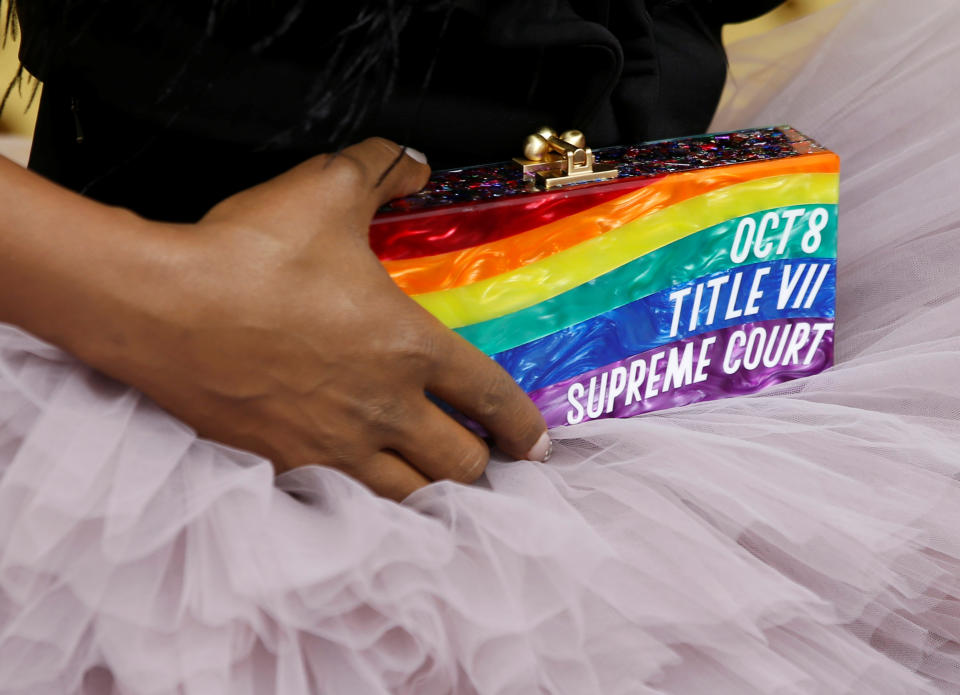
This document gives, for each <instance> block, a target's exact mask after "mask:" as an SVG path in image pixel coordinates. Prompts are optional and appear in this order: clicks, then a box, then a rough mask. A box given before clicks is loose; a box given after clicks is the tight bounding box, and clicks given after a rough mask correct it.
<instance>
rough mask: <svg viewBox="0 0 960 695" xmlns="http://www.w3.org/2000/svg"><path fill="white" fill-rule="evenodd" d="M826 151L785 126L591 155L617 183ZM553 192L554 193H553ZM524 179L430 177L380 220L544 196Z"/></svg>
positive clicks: (500, 172) (507, 170)
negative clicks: (608, 169) (612, 173)
mask: <svg viewBox="0 0 960 695" xmlns="http://www.w3.org/2000/svg"><path fill="white" fill-rule="evenodd" d="M826 151H827V150H826V149H825V148H823V147H822V146H820V145H819V144H817V143H816V142H814V141H813V140H811V139H810V138H808V137H806V136H805V135H803V134H802V133H800V132H798V131H796V130H794V129H793V128H790V127H788V126H780V127H772V128H755V129H750V130H739V131H734V132H730V133H714V134H709V135H698V136H695V137H688V138H677V139H674V140H660V141H657V142H649V143H643V144H639V145H625V146H616V147H604V148H601V149H597V150H594V151H593V153H594V157H595V159H596V164H597V166H598V167H602V166H616V167H617V168H618V170H619V175H618V178H617V179H616V180H617V181H620V180H625V179H646V178H658V177H662V176H665V175H668V174H675V173H680V172H684V171H691V170H696V169H708V168H715V167H723V166H730V165H735V164H745V163H749V162H762V161H767V160H775V159H783V158H786V157H797V156H801V155H804V154H815V153H820V152H826ZM610 183H611V182H610V181H606V182H591V183H582V184H574V185H573V186H571V188H576V189H584V188H593V187H596V186H604V185H610ZM554 190H556V189H554ZM545 194H546V192H545V191H542V190H540V189H538V188H536V187H535V185H534V184H533V183H532V182H531V181H529V180H527V179H524V177H523V173H522V171H521V170H520V167H519V165H517V164H516V163H514V162H499V163H496V164H484V165H480V166H473V167H466V168H463V169H448V170H445V171H438V172H434V174H433V176H432V177H431V178H430V181H429V182H428V183H427V185H426V186H425V187H424V189H423V191H421V192H420V193H416V194H414V195H411V196H407V197H406V198H399V199H397V200H394V201H392V202H390V203H388V204H387V205H385V206H383V207H382V208H380V211H379V214H378V217H379V218H381V219H382V218H383V217H391V216H393V215H397V214H403V213H411V212H419V211H426V210H430V209H435V208H440V207H448V206H457V205H464V204H466V205H469V204H474V203H483V202H489V201H497V200H503V199H510V198H516V197H527V196H537V195H545Z"/></svg>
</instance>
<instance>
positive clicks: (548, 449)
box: [527, 432, 553, 463]
mask: <svg viewBox="0 0 960 695" xmlns="http://www.w3.org/2000/svg"><path fill="white" fill-rule="evenodd" d="M552 453H553V441H552V440H551V439H550V435H549V434H547V433H546V432H544V433H543V434H541V435H540V439H538V440H537V443H536V444H534V445H533V446H532V447H531V448H530V451H528V452H527V460H528V461H540V462H541V463H546V462H547V461H549V460H550V454H552Z"/></svg>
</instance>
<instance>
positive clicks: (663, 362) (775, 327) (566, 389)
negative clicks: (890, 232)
mask: <svg viewBox="0 0 960 695" xmlns="http://www.w3.org/2000/svg"><path fill="white" fill-rule="evenodd" d="M748 346H749V347H750V350H749V354H747V353H748V350H747V347H748ZM701 355H702V357H703V364H701ZM758 360H759V363H757V361H758ZM831 364H833V319H820V318H807V319H779V320H772V321H760V322H755V323H746V324H742V325H739V326H731V327H729V328H724V329H721V330H718V331H711V332H710V333H702V334H700V335H697V336H693V337H691V338H687V339H685V340H679V341H677V342H674V343H670V344H668V345H663V346H661V347H658V348H655V349H653V350H648V351H646V352H643V353H640V354H639V355H635V356H634V357H629V358H627V359H625V360H621V361H619V362H614V363H613V364H608V365H606V366H604V367H600V368H599V369H594V370H591V371H589V372H585V373H583V374H581V375H579V376H577V377H574V378H572V379H566V380H564V381H561V382H559V383H556V384H552V385H551V386H547V387H545V388H542V389H538V390H536V391H533V392H532V393H530V398H531V399H532V400H533V402H534V403H536V405H537V407H538V408H540V410H541V411H542V412H543V416H544V417H545V418H546V420H547V425H548V426H550V427H556V426H558V425H567V424H574V423H576V422H586V421H588V420H595V419H600V418H604V417H630V416H633V415H639V414H641V413H647V412H650V411H653V410H664V409H666V408H673V407H675V406H679V405H687V404H689V403H697V402H699V401H710V400H715V399H717V398H727V397H729V396H736V395H741V394H746V393H755V392H756V391H759V390H760V389H762V388H765V387H766V386H770V385H772V384H778V383H780V382H783V381H789V380H791V379H798V378H800V377H804V376H809V375H811V374H816V373H817V372H820V371H823V370H824V369H826V368H827V367H829V366H830V365H831ZM651 365H653V367H652V368H651ZM651 369H652V372H651ZM651 373H652V374H653V379H652V381H653V383H652V384H651V383H649V382H650V374H651ZM591 387H592V389H593V390H592V393H593V397H592V399H591V397H590V394H591ZM614 387H616V388H614ZM581 389H582V390H581ZM611 391H615V393H614V394H613V397H612V398H611ZM601 395H602V400H601ZM638 395H639V400H637V396H638ZM628 401H629V402H628ZM574 403H578V404H579V405H580V408H577V406H576V405H574ZM581 413H582V415H581ZM568 417H569V418H570V419H568Z"/></svg>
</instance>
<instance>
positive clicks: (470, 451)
mask: <svg viewBox="0 0 960 695" xmlns="http://www.w3.org/2000/svg"><path fill="white" fill-rule="evenodd" d="M489 461H490V452H489V451H488V450H487V447H486V446H484V445H483V444H481V443H479V442H478V443H477V445H476V446H472V447H466V448H465V449H464V450H463V452H462V455H461V457H460V459H459V460H458V461H457V462H456V463H455V464H454V466H453V467H452V468H451V469H450V476H449V477H450V479H451V480H455V481H457V482H460V483H473V482H476V481H477V480H478V479H479V478H480V476H482V475H483V472H484V471H485V470H486V469H487V463H488V462H489Z"/></svg>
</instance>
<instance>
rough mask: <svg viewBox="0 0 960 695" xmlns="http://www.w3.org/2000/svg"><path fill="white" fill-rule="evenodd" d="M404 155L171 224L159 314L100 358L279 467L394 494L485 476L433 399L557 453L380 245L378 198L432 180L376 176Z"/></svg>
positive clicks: (246, 197)
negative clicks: (399, 274)
mask: <svg viewBox="0 0 960 695" xmlns="http://www.w3.org/2000/svg"><path fill="white" fill-rule="evenodd" d="M399 153H400V148H399V147H398V146H397V145H395V144H393V143H391V142H388V141H386V140H382V139H379V138H373V139H370V140H366V141H364V142H362V143H360V144H357V145H354V146H352V147H350V148H347V149H345V150H344V151H343V152H341V153H340V154H339V155H335V156H333V155H323V156H319V157H316V158H314V159H311V160H309V161H307V162H305V163H303V164H301V165H300V166H298V167H296V168H294V169H292V170H291V171H289V172H287V173H286V174H283V175H282V176H279V177H277V178H275V179H273V180H271V181H268V182H267V183H264V184H262V185H260V186H257V187H255V188H252V189H250V190H247V191H244V192H242V193H240V194H238V195H235V196H233V197H231V198H228V199H227V200H225V201H223V202H222V203H220V204H219V205H217V206H216V207H214V208H213V209H212V210H211V211H210V212H209V213H208V214H207V215H206V217H204V219H203V220H202V221H200V222H199V223H198V224H196V225H192V226H177V227H176V228H173V226H172V225H165V227H166V228H165V230H164V235H165V236H167V237H170V238H172V239H174V240H175V242H171V243H175V245H176V246H177V248H178V249H180V250H179V251H176V252H172V257H175V258H176V264H175V265H176V267H177V268H178V270H177V272H176V278H175V280H174V281H173V285H174V286H173V287H171V288H168V289H164V290H163V291H159V290H157V289H151V290H149V291H150V299H149V300H147V301H144V302H142V304H143V305H144V306H149V307H151V308H150V310H149V312H148V313H149V316H143V317H140V318H139V319H138V320H132V321H131V320H128V321H126V322H122V321H121V323H120V328H119V329H118V330H120V331H121V334H120V335H115V336H114V339H113V340H112V341H111V342H112V343H113V344H119V345H120V346H122V349H120V350H116V349H112V350H106V351H99V352H98V353H97V354H96V355H95V356H94V357H93V358H92V359H90V360H89V361H93V362H94V363H95V366H99V367H100V368H101V369H102V370H103V371H106V372H108V373H111V374H112V375H114V376H116V377H118V378H120V379H122V380H124V381H126V382H128V383H130V384H133V385H135V386H137V387H139V388H140V389H141V390H142V391H144V392H145V393H146V394H147V395H149V396H151V397H152V398H153V399H154V400H155V401H156V402H158V403H159V404H160V405H161V406H163V407H165V408H166V409H167V410H169V411H170V412H172V413H173V414H175V415H177V416H178V417H180V418H181V419H182V420H183V421H185V422H186V423H188V424H190V425H191V426H193V427H194V428H196V430H197V431H198V432H199V433H200V434H201V435H202V436H206V437H209V438H212V439H215V440H218V441H220V442H223V443H226V444H229V445H233V446H237V447H241V448H244V449H248V450H251V451H254V452H257V453H260V454H263V455H264V456H267V457H269V458H270V459H271V460H272V461H273V463H274V465H275V467H276V469H277V470H278V471H284V470H288V469H291V468H295V467H297V466H303V465H308V464H322V465H327V466H333V467H335V468H338V469H340V470H342V471H344V472H345V473H348V474H349V475H351V476H353V477H355V478H357V479H358V480H360V481H362V482H364V483H366V484H367V485H368V486H369V487H370V488H372V489H373V490H374V491H375V492H377V493H379V494H381V495H384V496H388V497H392V498H394V499H398V500H399V499H402V498H404V497H406V496H407V495H408V494H410V493H411V492H413V491H414V490H416V489H417V488H420V487H422V486H424V485H426V484H427V483H428V482H430V481H431V480H440V479H451V480H457V481H461V482H472V481H474V480H476V479H477V478H478V477H479V476H480V475H481V474H482V473H483V470H484V468H485V466H486V464H487V461H488V459H489V451H488V449H487V447H486V445H485V444H484V443H483V441H481V440H480V439H479V438H478V437H476V436H475V435H474V434H472V433H471V432H469V431H468V430H467V429H465V428H464V427H463V426H461V425H460V424H458V423H457V422H455V421H454V420H453V419H452V418H451V417H450V416H448V415H447V414H445V413H444V412H442V411H441V410H440V409H439V408H438V407H437V406H436V405H434V404H433V403H431V402H430V400H428V398H427V397H426V395H425V392H429V393H431V394H434V395H436V396H438V397H439V398H441V399H443V400H444V401H446V402H447V403H449V404H451V405H452V406H454V407H455V408H457V409H458V410H459V411H461V412H462V413H464V414H466V415H467V416H469V417H471V418H473V419H474V420H476V421H478V422H479V423H481V424H482V425H483V426H484V427H485V428H486V429H487V431H488V432H490V433H491V434H492V436H493V437H494V438H495V440H496V443H497V444H498V446H499V447H500V448H501V449H503V450H504V451H505V452H506V453H508V454H510V455H512V456H514V457H517V458H529V459H536V460H545V459H546V457H547V456H548V455H549V439H548V437H547V435H546V425H545V423H544V420H543V418H542V417H541V415H540V413H539V411H538V410H537V408H536V407H535V406H534V405H533V403H532V402H531V401H530V400H529V398H528V397H527V396H526V395H525V394H524V393H523V391H522V390H521V389H520V388H519V387H518V386H517V385H516V383H515V382H514V381H513V380H512V379H511V378H510V376H509V375H508V374H507V373H506V372H504V371H503V370H502V369H501V368H500V367H499V366H498V365H497V364H496V363H495V362H494V361H493V360H491V359H490V358H489V357H487V356H485V355H484V354H483V353H481V352H480V351H478V350H477V349H476V348H474V347H473V346H471V345H470V344H469V343H467V342H466V341H465V340H464V339H462V338H461V337H460V336H458V335H457V334H456V333H454V332H452V331H450V330H448V329H447V328H446V327H444V326H443V325H442V324H441V323H440V322H439V321H437V320H436V319H435V318H434V317H433V316H431V315H430V314H429V313H428V312H427V311H425V310H424V309H422V308H421V307H420V306H419V305H418V304H417V303H416V302H414V301H413V300H411V299H410V298H409V297H407V296H406V295H405V294H404V293H403V292H402V291H401V290H400V289H399V288H397V286H396V285H395V284H394V283H393V281H392V280H391V279H390V277H389V276H388V275H387V273H386V271H385V270H384V269H383V267H382V266H381V264H380V263H379V261H378V260H377V258H376V257H375V256H374V254H373V253H372V252H371V251H370V248H369V245H368V232H369V225H370V220H371V218H372V216H373V215H374V213H375V212H376V210H377V208H378V207H379V206H381V205H382V204H383V203H385V202H386V201H388V200H390V199H392V198H396V197H399V196H402V195H406V194H409V193H413V192H415V191H417V190H419V189H420V188H421V187H422V186H423V184H424V183H425V182H426V180H427V178H428V176H429V168H428V167H427V166H426V165H425V164H422V163H420V162H418V161H416V160H415V159H414V158H413V157H412V156H406V155H405V156H403V157H400V159H399V161H398V162H397V163H396V165H395V166H394V167H393V169H392V170H390V171H389V173H388V174H387V175H386V177H385V178H384V179H383V180H382V181H380V177H381V175H382V174H383V173H384V172H386V171H387V170H388V169H389V168H390V165H391V164H392V163H394V161H395V160H396V159H397V155H398V154H399ZM151 224H152V223H151ZM134 303H136V302H134Z"/></svg>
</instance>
